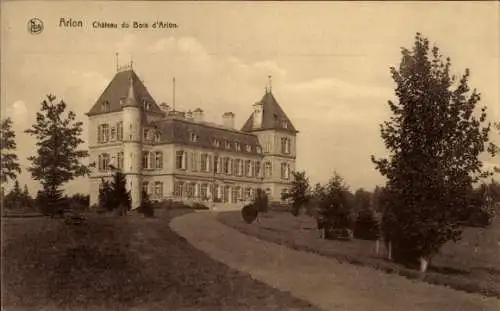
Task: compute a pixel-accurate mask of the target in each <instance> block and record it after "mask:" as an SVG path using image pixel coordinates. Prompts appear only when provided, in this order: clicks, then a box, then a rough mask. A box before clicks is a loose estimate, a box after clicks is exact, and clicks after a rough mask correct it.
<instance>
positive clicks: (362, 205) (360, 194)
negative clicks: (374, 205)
mask: <svg viewBox="0 0 500 311" xmlns="http://www.w3.org/2000/svg"><path fill="white" fill-rule="evenodd" d="M371 197H372V194H371V193H370V192H369V191H366V190H365V189H363V188H360V189H358V190H356V192H355V193H354V200H355V204H354V209H355V212H356V213H359V212H361V211H363V210H366V209H369V208H370V207H371Z"/></svg>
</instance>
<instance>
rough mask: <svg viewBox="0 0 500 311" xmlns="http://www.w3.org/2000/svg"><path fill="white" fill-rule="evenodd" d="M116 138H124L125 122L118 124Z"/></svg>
mask: <svg viewBox="0 0 500 311" xmlns="http://www.w3.org/2000/svg"><path fill="white" fill-rule="evenodd" d="M116 140H123V122H122V121H120V122H118V123H117V124H116Z"/></svg>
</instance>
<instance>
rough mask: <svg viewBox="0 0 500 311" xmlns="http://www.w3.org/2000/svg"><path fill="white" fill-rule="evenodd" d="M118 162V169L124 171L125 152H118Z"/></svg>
mask: <svg viewBox="0 0 500 311" xmlns="http://www.w3.org/2000/svg"><path fill="white" fill-rule="evenodd" d="M116 162H118V163H117V165H118V169H119V170H121V169H123V152H118V154H117V155H116Z"/></svg>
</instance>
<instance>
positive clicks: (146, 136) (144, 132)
mask: <svg viewBox="0 0 500 311" xmlns="http://www.w3.org/2000/svg"><path fill="white" fill-rule="evenodd" d="M148 136H149V130H148V129H144V130H143V131H142V138H143V139H144V140H148Z"/></svg>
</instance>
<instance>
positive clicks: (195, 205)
mask: <svg viewBox="0 0 500 311" xmlns="http://www.w3.org/2000/svg"><path fill="white" fill-rule="evenodd" d="M192 208H194V209H197V210H208V209H209V208H208V206H206V205H205V204H203V203H198V202H195V203H193V207H192Z"/></svg>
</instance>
